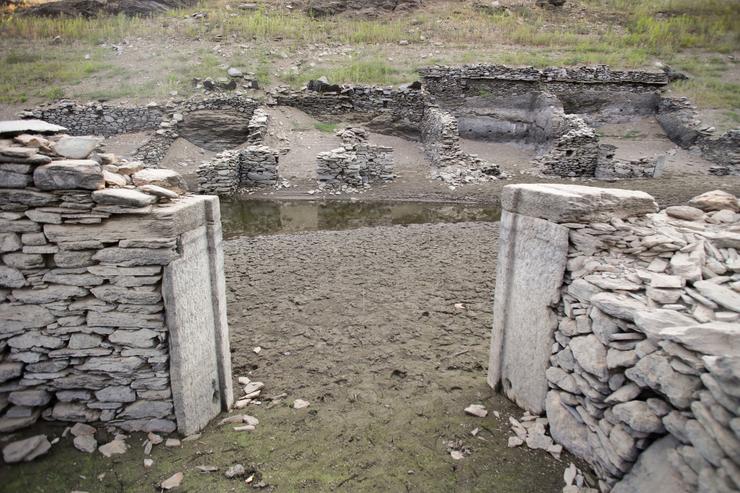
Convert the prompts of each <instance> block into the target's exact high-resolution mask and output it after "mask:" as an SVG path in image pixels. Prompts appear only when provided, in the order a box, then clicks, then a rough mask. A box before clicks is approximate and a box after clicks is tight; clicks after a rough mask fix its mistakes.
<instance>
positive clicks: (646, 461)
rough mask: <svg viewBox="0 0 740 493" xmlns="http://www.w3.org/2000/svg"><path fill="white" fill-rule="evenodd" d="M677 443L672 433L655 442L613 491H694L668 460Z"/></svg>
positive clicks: (683, 492) (622, 492)
mask: <svg viewBox="0 0 740 493" xmlns="http://www.w3.org/2000/svg"><path fill="white" fill-rule="evenodd" d="M677 445H678V443H677V442H676V439H675V438H673V437H672V436H670V435H667V436H665V437H663V438H661V439H659V440H656V441H655V442H653V444H652V445H650V447H648V448H647V449H645V450H644V451H643V452H642V454H640V457H639V458H638V459H637V462H636V463H635V465H634V467H632V469H631V470H630V471H629V472H628V473H627V474H626V475H625V476H624V478H622V480H621V481H620V482H619V483H617V484H616V485H615V486H614V488H612V490H611V491H612V493H645V492H656V493H657V492H658V491H670V492H671V493H693V491H694V490H693V489H692V488H690V487H689V485H688V484H687V483H686V482H685V481H684V480H683V478H682V477H681V475H680V474H679V473H678V471H677V470H676V469H675V468H674V467H673V466H671V464H670V463H669V462H668V461H667V460H666V456H667V454H668V452H669V451H671V450H675V448H676V446H677Z"/></svg>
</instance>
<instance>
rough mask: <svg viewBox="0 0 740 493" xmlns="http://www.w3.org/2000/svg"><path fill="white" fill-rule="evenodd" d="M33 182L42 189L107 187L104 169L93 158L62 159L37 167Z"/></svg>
mask: <svg viewBox="0 0 740 493" xmlns="http://www.w3.org/2000/svg"><path fill="white" fill-rule="evenodd" d="M33 183H34V185H35V186H36V188H38V189H40V190H77V189H82V190H99V189H101V188H104V187H105V180H104V179H103V169H102V168H101V167H100V165H99V164H98V163H97V162H95V161H92V160H82V159H81V160H60V161H53V162H51V163H49V164H44V165H42V166H39V167H37V168H36V169H35V170H34V172H33Z"/></svg>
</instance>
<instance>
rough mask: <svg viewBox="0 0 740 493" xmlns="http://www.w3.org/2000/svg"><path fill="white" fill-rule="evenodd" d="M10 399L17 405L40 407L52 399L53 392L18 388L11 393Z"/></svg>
mask: <svg viewBox="0 0 740 493" xmlns="http://www.w3.org/2000/svg"><path fill="white" fill-rule="evenodd" d="M8 400H9V401H10V402H12V403H13V404H15V405H16V406H26V407H40V406H45V405H47V404H48V403H49V401H51V394H49V393H48V392H47V391H45V390H17V391H15V392H11V393H10V395H9V396H8Z"/></svg>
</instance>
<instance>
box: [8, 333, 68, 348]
mask: <svg viewBox="0 0 740 493" xmlns="http://www.w3.org/2000/svg"><path fill="white" fill-rule="evenodd" d="M8 346H10V347H12V348H14V349H31V348H34V347H40V348H47V349H57V348H60V347H62V346H64V341H63V340H62V339H60V338H59V337H50V336H45V335H43V334H41V332H38V331H35V330H33V331H28V332H26V333H24V334H22V335H19V336H16V337H11V338H10V339H8Z"/></svg>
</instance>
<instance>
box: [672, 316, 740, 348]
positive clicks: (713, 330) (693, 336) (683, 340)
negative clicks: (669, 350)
mask: <svg viewBox="0 0 740 493" xmlns="http://www.w3.org/2000/svg"><path fill="white" fill-rule="evenodd" d="M660 335H661V337H663V338H665V339H668V340H669V341H674V342H678V343H680V344H682V345H683V346H685V347H687V348H688V349H691V350H692V351H698V352H700V353H704V354H707V355H710V356H711V355H716V356H740V324H736V323H728V322H709V323H706V324H698V325H690V326H684V327H669V328H666V329H663V330H662V331H661V332H660Z"/></svg>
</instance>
